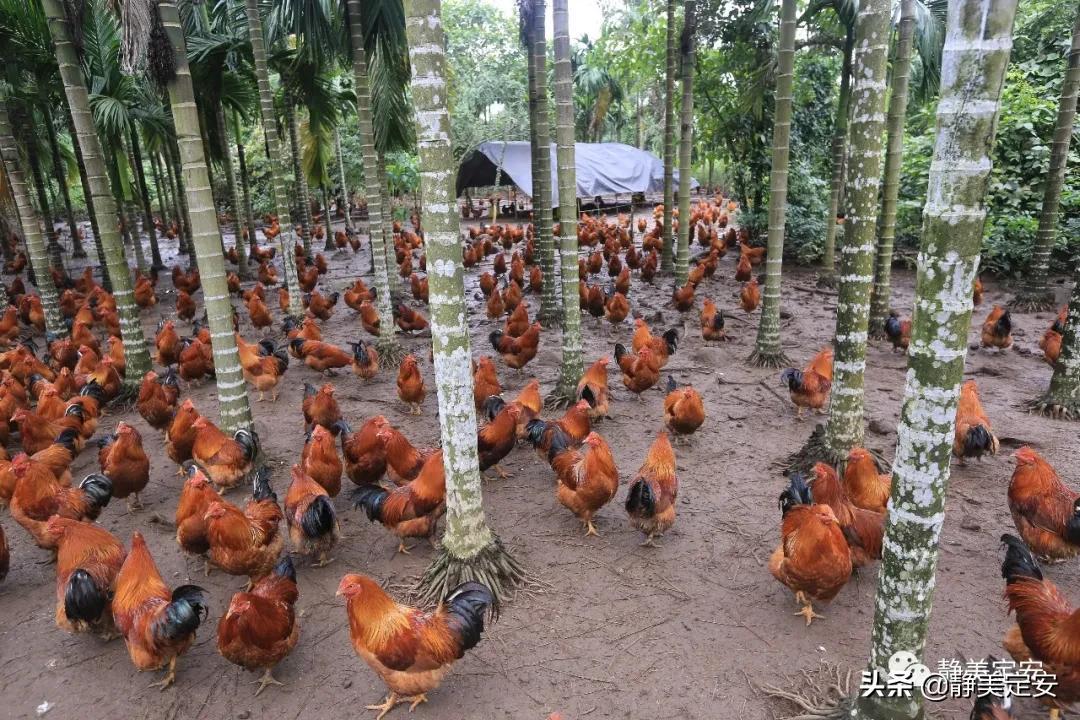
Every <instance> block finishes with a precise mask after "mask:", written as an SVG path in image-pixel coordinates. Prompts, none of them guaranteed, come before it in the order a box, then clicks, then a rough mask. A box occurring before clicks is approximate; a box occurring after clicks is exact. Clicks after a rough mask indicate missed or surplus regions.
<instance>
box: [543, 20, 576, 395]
mask: <svg viewBox="0 0 1080 720" xmlns="http://www.w3.org/2000/svg"><path fill="white" fill-rule="evenodd" d="M551 15H552V24H553V26H554V29H555V30H554V31H555V36H554V46H555V47H554V52H555V146H556V156H557V161H558V171H559V197H560V198H562V200H561V202H560V203H559V259H560V263H559V268H560V271H561V273H560V275H561V279H562V304H563V322H562V326H563V327H562V364H561V365H560V366H559V383H558V385H557V386H556V388H555V392H554V393H553V394H552V396H551V397H550V398H549V402H550V403H551V404H559V405H562V404H569V403H570V402H572V401H573V399H574V396H575V394H576V391H577V382H578V379H579V378H580V377H581V374H582V372H583V370H584V365H583V363H582V359H581V311H580V308H579V306H578V300H577V298H578V238H577V207H576V203H571V202H569V199H570V198H576V197H577V177H576V171H575V166H574V87H573V77H572V75H573V73H572V71H571V69H570V19H569V11H568V9H567V0H552V3H551ZM545 281H547V282H551V281H550V280H547V279H546V278H545Z"/></svg>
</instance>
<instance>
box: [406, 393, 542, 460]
mask: <svg viewBox="0 0 1080 720" xmlns="http://www.w3.org/2000/svg"><path fill="white" fill-rule="evenodd" d="M486 404H487V406H488V414H489V416H491V421H490V422H488V424H487V425H485V426H484V427H482V428H480V430H479V431H478V432H477V433H476V451H477V454H478V455H479V458H480V472H484V471H485V470H487V469H489V468H493V469H494V470H495V472H496V473H498V475H499V477H501V478H504V479H505V478H508V477H510V473H508V472H506V471H505V470H504V469H503V468H502V467H501V466H500V465H499V462H501V461H502V460H503V458H505V457H506V456H507V455H509V454H510V451H511V450H513V449H514V445H516V444H517V422H518V419H519V418H520V417H521V408H520V407H519V406H517V405H514V404H513V403H511V404H507V403H506V402H504V401H503V399H502V398H501V397H499V396H498V395H492V396H491V397H489V398H488V399H487V403H486ZM388 451H389V449H388Z"/></svg>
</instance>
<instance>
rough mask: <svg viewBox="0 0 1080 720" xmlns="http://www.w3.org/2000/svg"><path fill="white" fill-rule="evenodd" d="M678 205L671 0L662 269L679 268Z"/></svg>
mask: <svg viewBox="0 0 1080 720" xmlns="http://www.w3.org/2000/svg"><path fill="white" fill-rule="evenodd" d="M674 205H675V0H667V69H666V70H665V71H664V228H663V229H664V247H663V250H662V251H661V254H660V270H661V271H663V272H672V271H673V270H674V269H675V265H674V260H673V253H672V246H673V245H674V243H675V234H674V233H673V232H671V227H672V217H673V215H674V213H673V212H672V210H673V209H674Z"/></svg>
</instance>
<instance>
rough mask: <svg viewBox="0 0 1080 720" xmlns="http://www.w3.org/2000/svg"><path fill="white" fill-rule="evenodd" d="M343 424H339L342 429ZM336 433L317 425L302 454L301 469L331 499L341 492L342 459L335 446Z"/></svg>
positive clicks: (312, 429) (309, 436)
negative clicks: (320, 486)
mask: <svg viewBox="0 0 1080 720" xmlns="http://www.w3.org/2000/svg"><path fill="white" fill-rule="evenodd" d="M342 425H344V423H343V422H339V423H337V426H338V427H340V426H342ZM333 432H336V429H335V430H334V431H331V430H328V429H326V428H325V427H323V426H322V425H315V426H314V427H313V428H311V431H310V432H309V433H308V436H307V442H305V443H304V449H303V451H302V452H301V454H300V467H301V468H302V469H303V471H304V472H305V473H307V474H308V475H310V476H311V478H312V479H313V480H314V481H315V482H317V483H319V484H320V485H322V487H323V489H324V490H326V493H327V494H328V495H329V496H330V497H337V494H338V493H339V492H341V471H342V465H341V458H339V457H338V454H337V448H336V446H335V444H334V435H333Z"/></svg>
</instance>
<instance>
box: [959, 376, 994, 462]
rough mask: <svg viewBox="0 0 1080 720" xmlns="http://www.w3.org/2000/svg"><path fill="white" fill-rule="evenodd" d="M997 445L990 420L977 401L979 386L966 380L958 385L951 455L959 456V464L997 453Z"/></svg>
mask: <svg viewBox="0 0 1080 720" xmlns="http://www.w3.org/2000/svg"><path fill="white" fill-rule="evenodd" d="M998 447H999V443H998V439H997V436H996V435H994V433H993V431H992V430H991V429H990V420H989V419H988V418H987V417H986V413H985V412H983V407H982V403H981V402H979V388H978V386H976V385H975V381H974V380H968V381H967V382H966V383H964V384H963V385H961V386H960V402H959V404H958V405H957V408H956V434H955V436H954V438H953V455H955V456H956V457H958V458H960V464H964V462H965V461H966V460H967V459H968V458H981V457H982V456H983V455H986V454H990V455H997V453H998Z"/></svg>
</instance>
